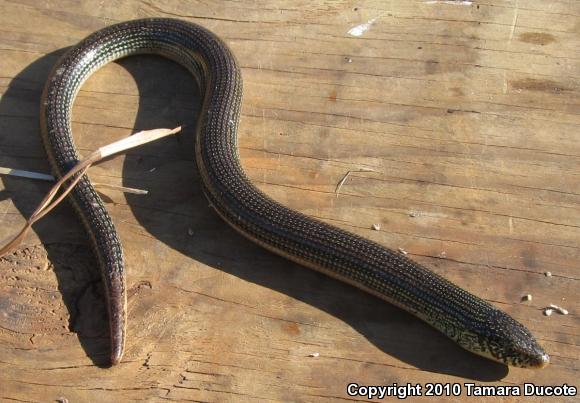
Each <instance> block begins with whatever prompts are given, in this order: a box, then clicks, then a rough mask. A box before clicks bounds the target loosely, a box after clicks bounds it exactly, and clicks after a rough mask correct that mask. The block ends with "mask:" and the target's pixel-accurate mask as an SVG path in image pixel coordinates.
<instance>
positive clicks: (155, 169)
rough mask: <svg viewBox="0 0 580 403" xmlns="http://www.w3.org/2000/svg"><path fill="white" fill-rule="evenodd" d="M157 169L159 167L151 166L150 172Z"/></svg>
mask: <svg viewBox="0 0 580 403" xmlns="http://www.w3.org/2000/svg"><path fill="white" fill-rule="evenodd" d="M156 169H157V168H155V167H153V168H151V169H150V170H149V172H155V170H156Z"/></svg>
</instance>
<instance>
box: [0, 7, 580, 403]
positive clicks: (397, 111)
mask: <svg viewBox="0 0 580 403" xmlns="http://www.w3.org/2000/svg"><path fill="white" fill-rule="evenodd" d="M448 3H450V2H425V1H405V2H402V1H401V2H398V1H393V2H385V1H375V2H371V1H357V2H354V1H349V2H309V1H300V2H269V1H231V2H223V3H222V2H190V1H185V0H171V1H164V2H152V1H126V2H121V1H111V2H106V1H105V2H91V1H80V2H74V1H47V2H36V1H32V0H19V1H2V2H0V31H1V34H0V85H1V90H2V99H1V102H0V166H8V167H11V168H20V169H27V170H36V171H42V172H45V171H48V165H47V162H46V160H45V156H44V152H43V150H42V147H41V144H40V137H39V130H38V107H39V97H40V93H41V89H42V86H43V83H44V80H45V79H46V77H47V74H48V72H49V70H50V68H51V66H52V65H53V64H54V63H55V61H56V60H57V58H58V56H59V55H60V54H62V51H63V49H64V48H66V47H67V46H70V45H72V44H74V43H76V42H77V41H79V40H80V39H81V38H83V37H84V36H86V35H87V34H89V33H91V32H93V31H94V30H96V29H98V28H101V27H104V26H106V25H108V24H111V23H114V22H116V21H122V20H126V19H132V18H137V17H144V16H173V17H179V18H184V19H187V20H191V21H195V22H198V23H200V24H202V25H204V26H206V27H208V28H210V29H212V30H213V31H214V32H216V33H217V34H218V35H220V36H221V37H222V38H224V40H225V41H226V42H227V43H228V44H229V45H230V46H231V47H232V49H233V51H234V53H235V54H236V55H237V57H238V59H239V61H240V64H241V66H242V68H243V76H244V82H245V99H244V106H243V117H242V122H241V128H240V131H241V135H240V147H241V156H242V159H243V164H244V167H245V168H246V169H247V172H248V174H249V175H250V176H251V178H252V179H253V180H254V181H255V183H257V184H258V186H259V187H260V188H261V189H263V190H264V191H265V192H266V193H268V194H269V195H271V196H272V197H274V198H275V199H277V200H279V201H280V202H282V203H284V204H286V205H288V206H290V207H292V208H294V209H297V210H300V211H302V212H304V213H306V214H309V215H312V216H316V217H319V218H321V219H323V220H325V221H327V222H329V223H332V224H335V225H337V226H340V227H342V228H345V229H348V230H351V231H354V232H356V233H358V234H361V235H363V236H365V237H368V238H371V239H373V240H375V241H378V242H380V243H382V244H384V245H387V246H390V247H392V248H394V249H397V248H402V249H404V250H405V251H407V252H408V253H409V256H411V257H412V258H414V259H416V260H418V261H420V262H421V263H424V264H425V265H427V266H429V267H431V268H433V270H435V271H436V272H438V273H441V274H443V275H445V276H446V277H448V278H449V279H451V280H453V281H455V282H457V283H458V284H460V285H461V286H463V287H465V288H467V289H469V290H471V291H472V292H474V293H476V294H477V295H480V296H482V297H483V298H485V299H487V300H489V301H491V302H492V303H493V304H495V305H497V306H499V307H501V308H502V309H504V310H505V311H506V312H508V313H510V314H511V315H513V316H514V317H515V318H516V319H518V320H519V321H521V322H523V323H525V324H526V325H527V326H528V327H529V328H530V329H531V330H532V331H533V332H534V333H535V334H536V335H537V337H538V338H539V339H540V340H541V342H542V343H543V344H544V345H545V347H546V350H547V351H548V352H549V353H550V354H551V356H552V364H551V365H550V367H548V368H547V369H545V370H542V371H530V370H520V369H509V370H508V369H507V368H505V367H503V366H501V365H496V364H493V363H491V362H488V361H486V360H484V359H480V358H478V357H475V356H472V355H471V354H468V353H466V352H463V351H461V350H460V349H459V348H458V347H456V346H455V345H454V344H453V343H451V342H450V341H448V340H447V339H445V338H444V337H443V336H441V335H439V334H438V333H437V332H435V331H434V330H432V329H431V328H429V327H428V326H427V325H424V324H423V323H421V322H419V321H418V320H416V319H415V318H413V317H412V316H410V315H407V314H405V313H403V312H402V311H400V310H399V309H396V308H394V307H392V306H389V305H388V304H385V303H383V302H381V301H379V300H377V299H376V298H373V297H370V296H367V295H366V294H364V293H362V292H358V291H356V290H354V289H352V288H350V287H348V286H345V285H342V284H340V283H338V282H336V281H333V280H330V279H327V278H325V277H324V276H322V275H319V274H316V273H313V272H311V271H309V270H307V269H304V268H302V267H300V266H298V265H295V264H292V263H289V262H287V261H286V260H284V259H282V258H278V257H276V256H273V255H271V254H270V253H267V252H265V251H264V250H262V249H260V248H259V247H257V246H254V245H253V244H252V243H250V242H249V241H246V240H245V239H242V238H241V237H240V236H239V235H237V234H236V233H234V231H233V230H231V229H229V228H228V227H227V225H226V224H224V223H223V222H222V221H221V220H220V219H219V218H218V217H217V216H216V215H215V213H214V212H212V211H211V210H210V209H209V208H208V206H207V202H206V201H205V199H204V197H203V195H202V194H201V191H200V187H199V177H198V174H197V172H196V170H195V167H194V162H193V160H192V156H193V151H192V150H193V148H192V147H193V143H192V136H193V132H194V130H193V124H194V123H195V112H196V110H197V108H198V106H199V96H198V94H197V92H196V89H195V85H194V82H193V80H192V79H191V78H190V77H189V76H188V74H187V73H186V72H185V71H183V70H182V69H181V68H179V67H177V66H176V65H174V64H172V63H170V62H166V61H164V60H160V59H157V58H154V57H139V58H134V59H128V60H126V61H122V62H120V63H118V64H112V65H109V66H106V67H105V68H104V69H103V70H101V71H99V72H98V73H96V74H95V75H94V76H93V77H92V78H91V79H90V80H89V81H88V82H87V83H86V84H85V85H84V86H83V88H82V90H81V92H80V95H79V97H78V99H77V101H76V104H75V109H74V123H73V126H74V132H75V138H76V140H77V142H78V145H79V148H80V149H81V150H83V152H88V151H89V150H92V149H95V148H96V147H97V146H99V145H103V144H106V143H108V142H110V141H112V140H114V139H118V138H120V137H122V136H125V135H127V134H128V133H130V132H133V131H135V130H136V129H142V128H154V127H173V126H175V125H176V124H181V123H189V124H190V126H189V128H188V130H187V131H186V132H185V133H184V134H183V136H181V138H180V139H179V140H173V139H171V140H165V141H160V142H158V143H157V144H151V145H148V146H146V147H143V148H140V149H138V150H134V151H131V152H130V153H129V154H128V155H127V156H124V157H116V158H113V159H111V160H109V161H107V162H105V163H103V164H101V165H99V166H97V167H95V168H94V169H92V172H91V177H92V178H93V180H94V181H95V182H99V183H106V184H110V185H111V184H112V185H124V186H130V187H136V188H141V189H147V190H149V194H148V195H147V196H142V195H125V194H123V193H120V192H119V191H116V190H111V189H108V188H104V187H102V188H101V189H100V190H101V192H102V193H103V196H104V198H105V200H106V201H107V205H108V207H109V211H110V213H111V214H112V216H113V218H114V221H115V223H116V224H117V228H118V230H119V232H120V235H121V238H122V240H123V243H124V247H125V253H126V259H127V271H128V273H127V281H128V286H129V288H130V295H129V328H128V334H129V338H128V344H127V353H126V356H125V359H124V360H123V362H122V363H121V364H120V365H119V366H117V367H115V368H111V369H106V368H103V367H102V366H103V363H104V362H105V361H106V358H107V352H108V337H107V324H106V316H105V312H104V309H103V296H102V289H101V286H100V282H99V274H98V271H97V268H96V265H95V261H94V258H93V257H92V255H91V253H90V250H89V249H88V247H87V243H86V241H85V235H84V234H83V231H82V230H81V227H80V225H79V224H78V222H77V221H76V219H75V218H74V216H73V213H72V210H71V208H70V207H69V206H68V205H66V206H63V207H61V208H59V209H58V210H57V211H56V212H55V213H54V214H51V215H50V216H49V217H47V218H46V219H45V220H43V222H41V223H39V224H38V225H37V226H36V227H35V231H34V234H31V235H30V236H29V237H28V238H27V240H26V245H24V246H23V247H22V248H21V250H19V251H18V252H16V253H14V254H12V255H9V256H7V257H6V258H4V259H2V260H0V399H2V400H19V401H49V400H55V399H59V398H66V399H68V400H69V401H103V400H106V401H121V400H133V399H135V400H138V399H148V400H157V399H159V400H162V399H163V400H178V401H184V400H195V401H198V400H199V401H220V400H231V401H263V400H276V401H328V400H349V399H351V398H350V397H348V396H347V395H346V385H347V384H348V383H350V382H358V383H360V384H370V385H385V384H387V385H388V384H392V383H393V382H397V383H399V384H405V383H407V382H410V383H423V384H425V383H427V382H476V383H481V384H488V383H491V384H499V385H520V384H522V383H523V382H535V383H537V384H546V385H555V384H562V383H568V384H576V385H577V386H578V374H579V368H580V365H579V363H578V358H579V354H580V347H579V344H580V325H579V321H578V316H577V313H578V309H579V308H580V304H579V303H578V288H579V287H578V286H579V274H578V262H579V261H580V192H579V186H578V185H579V183H580V141H579V138H578V131H579V128H580V98H579V96H578V95H579V89H580V59H579V58H578V54H579V52H578V51H579V50H580V35H579V34H580V3H578V2H576V1H572V0H570V1H566V0H561V1H554V2H548V3H546V2H544V1H539V0H529V1H523V0H520V1H518V0H513V1H496V0H487V1H478V0H474V1H473V2H472V4H468V3H471V2H459V3H456V4H448ZM365 23H366V24H368V25H367V28H368V29H367V30H366V31H365V32H364V33H362V35H361V36H359V37H355V36H352V35H349V34H348V33H347V32H348V31H349V30H350V29H351V28H353V27H356V26H358V25H360V24H365ZM361 168H364V169H368V170H370V169H372V172H353V173H351V174H350V176H349V177H348V179H347V180H346V181H345V183H344V185H343V186H342V188H341V189H340V194H339V195H337V194H336V193H335V187H336V185H337V183H338V182H339V181H340V180H341V178H343V176H344V175H345V174H346V173H347V172H348V171H349V170H359V169H361ZM1 183H2V186H1V187H0V196H1V197H0V212H1V218H0V220H1V223H2V225H1V226H0V239H6V238H7V237H8V236H10V235H13V234H14V233H15V232H16V231H17V230H18V229H19V228H20V227H21V226H22V225H23V223H24V221H25V217H27V216H28V215H29V214H30V213H31V211H32V210H33V209H34V207H35V205H36V204H37V203H38V202H39V201H40V199H41V198H42V196H43V195H44V193H45V192H46V191H47V189H48V184H45V183H38V182H35V181H31V180H27V179H19V178H13V177H2V178H1ZM373 224H380V230H379V231H376V230H373V229H372V226H373ZM546 271H550V272H551V273H552V276H551V277H547V276H546V275H545V274H544V273H545V272H546ZM525 294H531V295H532V296H533V300H532V301H531V302H525V303H523V302H521V300H520V299H521V297H522V296H523V295H525ZM551 303H555V304H558V305H562V306H564V307H565V308H567V309H568V310H569V311H570V314H569V315H568V316H564V315H558V314H554V315H552V316H551V317H546V316H544V315H543V314H542V311H541V309H542V308H543V307H545V306H547V305H549V304H551ZM315 353H316V354H315ZM317 354H319V355H318V356H316V355H317ZM311 355H315V356H311ZM464 398H465V395H463V396H462V397H457V398H454V400H462V399H464ZM506 400H510V401H511V399H506Z"/></svg>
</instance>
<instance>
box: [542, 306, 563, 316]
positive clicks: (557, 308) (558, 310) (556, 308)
mask: <svg viewBox="0 0 580 403" xmlns="http://www.w3.org/2000/svg"><path fill="white" fill-rule="evenodd" d="M546 309H553V310H554V311H556V312H558V313H559V314H560V315H568V310H567V309H565V308H562V307H561V306H558V305H555V304H550V307H549V308H546Z"/></svg>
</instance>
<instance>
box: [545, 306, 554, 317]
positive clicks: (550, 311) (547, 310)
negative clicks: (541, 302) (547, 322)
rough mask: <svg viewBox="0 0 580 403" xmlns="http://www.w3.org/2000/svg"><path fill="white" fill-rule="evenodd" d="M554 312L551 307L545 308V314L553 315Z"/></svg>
mask: <svg viewBox="0 0 580 403" xmlns="http://www.w3.org/2000/svg"><path fill="white" fill-rule="evenodd" d="M553 313H554V310H553V309H551V308H544V315H546V316H551V315H552V314H553Z"/></svg>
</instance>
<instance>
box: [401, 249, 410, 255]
mask: <svg viewBox="0 0 580 403" xmlns="http://www.w3.org/2000/svg"><path fill="white" fill-rule="evenodd" d="M399 252H401V253H402V254H403V255H406V254H407V253H409V252H407V251H406V250H405V249H403V248H399Z"/></svg>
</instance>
